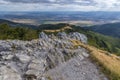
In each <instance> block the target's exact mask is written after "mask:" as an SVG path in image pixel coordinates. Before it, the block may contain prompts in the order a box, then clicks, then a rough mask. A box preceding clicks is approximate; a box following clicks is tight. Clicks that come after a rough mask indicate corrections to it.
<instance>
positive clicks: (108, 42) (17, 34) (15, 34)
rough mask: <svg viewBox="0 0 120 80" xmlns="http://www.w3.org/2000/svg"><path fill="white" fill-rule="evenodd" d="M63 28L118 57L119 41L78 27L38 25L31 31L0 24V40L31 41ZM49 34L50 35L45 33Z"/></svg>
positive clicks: (26, 28) (25, 28) (119, 50)
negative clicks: (83, 35)
mask: <svg viewBox="0 0 120 80" xmlns="http://www.w3.org/2000/svg"><path fill="white" fill-rule="evenodd" d="M64 26H70V27H71V28H72V30H65V31H64V32H66V33H69V32H76V31H77V32H80V33H83V34H85V35H86V36H87V37H88V44H89V45H92V46H95V47H97V48H100V49H103V50H107V51H109V52H111V53H116V54H117V55H120V45H119V43H120V39H119V38H113V37H109V36H105V35H102V34H99V33H96V32H93V31H89V30H85V29H83V28H81V27H79V26H75V25H69V24H55V25H52V24H45V25H40V26H39V27H38V29H32V28H28V27H24V28H23V27H12V26H10V25H9V24H7V23H2V24H0V39H1V40H6V39H19V40H32V39H37V38H38V35H39V33H40V32H41V31H43V30H55V29H60V28H63V27H64ZM47 34H51V33H47ZM53 34H56V33H53Z"/></svg>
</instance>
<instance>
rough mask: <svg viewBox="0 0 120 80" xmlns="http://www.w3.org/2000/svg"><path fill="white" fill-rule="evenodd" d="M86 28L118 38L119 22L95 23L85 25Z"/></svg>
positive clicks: (119, 34) (119, 36)
mask: <svg viewBox="0 0 120 80" xmlns="http://www.w3.org/2000/svg"><path fill="white" fill-rule="evenodd" d="M86 29H89V30H92V31H95V32H98V33H101V34H104V35H108V36H112V37H118V38H120V23H109V24H103V25H95V26H91V27H86Z"/></svg>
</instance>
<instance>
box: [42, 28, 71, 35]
mask: <svg viewBox="0 0 120 80" xmlns="http://www.w3.org/2000/svg"><path fill="white" fill-rule="evenodd" d="M64 30H72V28H71V27H70V26H66V27H63V28H61V29H56V30H44V32H50V33H54V32H60V31H64Z"/></svg>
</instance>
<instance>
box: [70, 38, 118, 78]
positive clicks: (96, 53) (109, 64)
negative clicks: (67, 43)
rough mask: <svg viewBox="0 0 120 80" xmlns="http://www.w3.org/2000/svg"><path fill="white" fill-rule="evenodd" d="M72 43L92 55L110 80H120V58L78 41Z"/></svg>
mask: <svg viewBox="0 0 120 80" xmlns="http://www.w3.org/2000/svg"><path fill="white" fill-rule="evenodd" d="M71 41H72V42H73V43H74V46H82V47H84V48H85V49H87V50H88V51H89V52H90V54H91V58H92V59H93V60H94V61H95V62H97V63H98V64H99V66H100V67H101V68H102V69H103V70H104V72H105V73H106V74H107V75H108V76H109V78H110V80H120V57H118V56H116V55H114V54H110V53H109V52H107V51H103V50H100V49H97V48H95V47H93V46H90V45H86V44H83V43H81V42H80V41H77V40H71Z"/></svg>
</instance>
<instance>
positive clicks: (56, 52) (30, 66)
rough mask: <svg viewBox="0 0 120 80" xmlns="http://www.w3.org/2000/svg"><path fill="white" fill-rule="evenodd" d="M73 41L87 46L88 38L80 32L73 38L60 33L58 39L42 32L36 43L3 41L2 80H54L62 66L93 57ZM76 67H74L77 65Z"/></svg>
mask: <svg viewBox="0 0 120 80" xmlns="http://www.w3.org/2000/svg"><path fill="white" fill-rule="evenodd" d="M71 39H74V40H80V41H81V42H83V43H87V37H86V36H85V35H83V34H80V33H77V32H75V33H70V34H66V33H64V32H63V33H58V34H57V36H55V35H53V34H52V35H46V34H45V33H44V32H42V33H40V35H39V40H32V41H20V40H1V41H0V80H50V76H51V77H52V76H53V75H51V74H50V71H52V70H54V69H55V68H57V67H58V66H64V64H65V63H67V62H69V60H71V59H73V58H75V57H77V56H79V60H80V61H82V60H84V59H85V58H87V57H89V54H88V52H87V50H85V49H84V48H82V47H80V46H79V47H75V46H74V44H73V43H72V42H71ZM76 61H77V59H76ZM72 64H73V65H74V63H71V65H72ZM91 64H92V63H91ZM76 66H77V65H76ZM81 66H82V65H81ZM66 68H67V66H66ZM91 68H92V67H91ZM68 69H69V67H68ZM55 70H56V71H57V69H55ZM66 70H67V69H66ZM96 70H97V69H96ZM53 72H54V71H53ZM48 73H49V74H48ZM51 73H52V72H51ZM61 73H62V72H61ZM63 73H64V71H63ZM47 74H48V75H47ZM74 74H75V73H74ZM93 74H94V70H93ZM95 74H96V73H95ZM71 75H72V73H71ZM90 76H91V75H90ZM90 78H92V77H90ZM99 78H100V77H99V76H98V78H95V79H98V80H99ZM52 79H53V80H60V79H58V78H57V77H56V78H54V77H52ZM95 79H91V80H95ZM64 80H67V79H64ZM68 80H69V79H68ZM75 80H86V79H83V78H81V79H75Z"/></svg>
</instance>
